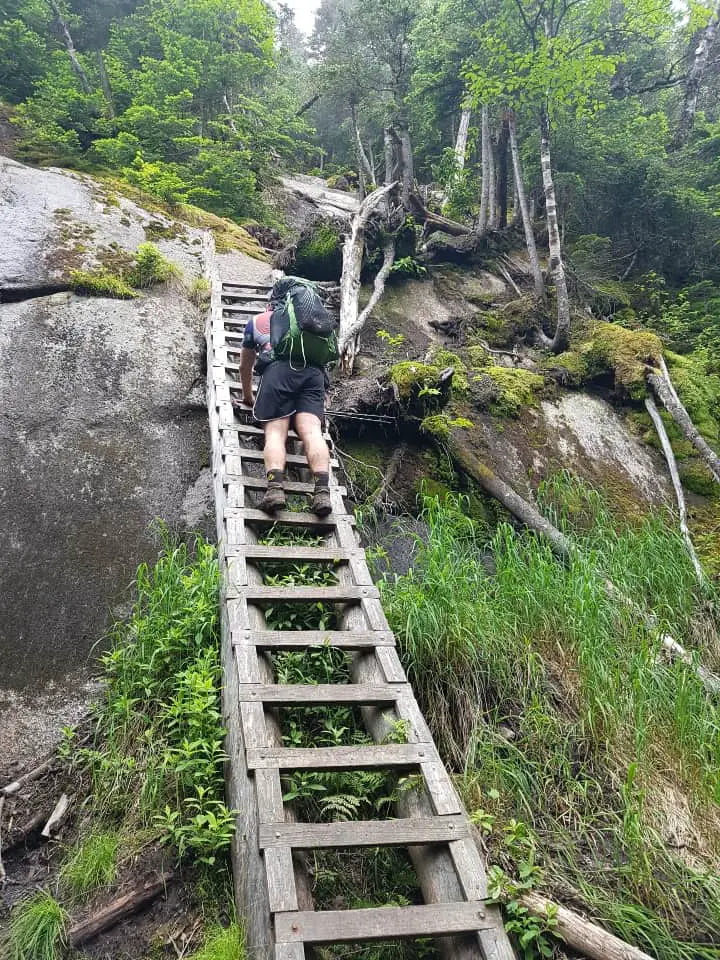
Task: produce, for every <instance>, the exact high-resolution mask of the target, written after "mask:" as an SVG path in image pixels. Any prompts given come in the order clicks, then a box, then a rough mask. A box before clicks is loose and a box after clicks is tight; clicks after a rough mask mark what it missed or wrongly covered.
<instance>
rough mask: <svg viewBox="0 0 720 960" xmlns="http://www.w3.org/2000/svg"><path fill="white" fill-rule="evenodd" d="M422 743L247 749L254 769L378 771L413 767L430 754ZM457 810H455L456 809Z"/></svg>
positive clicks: (248, 757) (249, 762) (249, 764)
mask: <svg viewBox="0 0 720 960" xmlns="http://www.w3.org/2000/svg"><path fill="white" fill-rule="evenodd" d="M430 752H431V751H430V749H429V748H428V747H425V746H423V744H413V743H391V744H386V745H377V746H370V747H366V746H352V747H274V748H272V749H268V750H248V752H247V759H248V767H249V768H250V769H251V770H267V769H272V768H277V769H278V770H373V769H374V770H377V769H382V768H384V767H403V768H406V769H407V768H412V767H418V766H420V765H421V764H422V762H423V760H424V759H425V757H426V756H427V755H428V753H430ZM453 812H456V811H453Z"/></svg>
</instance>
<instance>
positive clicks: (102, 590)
mask: <svg viewBox="0 0 720 960" xmlns="http://www.w3.org/2000/svg"><path fill="white" fill-rule="evenodd" d="M0 166H1V167H2V169H1V170H0V183H1V184H2V188H1V190H2V198H1V206H2V210H0V213H1V215H2V220H1V221H0V223H2V226H1V227H0V235H1V236H2V243H1V244H0V286H4V287H5V289H6V290H7V289H8V288H10V287H13V288H15V290H16V291H17V289H18V288H22V289H23V290H25V291H26V292H25V294H17V295H18V296H20V295H23V296H26V297H29V298H28V299H23V300H18V302H13V303H5V304H3V305H2V306H0V409H2V418H0V529H1V530H2V531H3V533H4V550H3V553H2V559H1V560H0V688H5V690H7V689H8V688H12V689H15V690H16V691H17V690H22V689H23V688H27V687H28V685H29V690H30V692H31V693H32V695H33V696H34V695H36V694H37V695H40V694H42V693H44V692H45V691H46V689H47V684H48V682H50V681H52V682H53V683H55V684H61V685H62V683H63V679H64V678H68V677H70V676H73V677H75V676H76V675H77V671H78V669H80V668H82V667H84V666H85V665H87V664H88V662H89V660H90V659H92V656H93V654H91V651H92V648H93V646H94V644H96V643H97V641H98V639H100V638H101V637H102V635H103V632H104V631H105V629H106V626H107V623H108V618H109V614H110V612H111V610H112V608H113V606H114V605H116V604H118V603H119V602H124V601H126V600H127V587H128V585H129V583H130V581H131V579H132V577H133V575H134V572H135V569H136V567H137V565H138V564H139V563H140V562H141V561H143V560H148V561H152V560H153V559H154V557H155V556H156V555H157V551H158V546H157V542H156V540H155V539H154V537H153V534H152V532H151V531H150V530H149V529H148V525H149V524H150V523H151V521H152V520H153V519H154V518H156V517H160V518H162V519H163V520H165V521H166V522H167V523H168V524H169V525H170V526H171V528H173V529H177V530H179V531H183V530H184V529H185V528H186V526H187V525H191V526H192V527H194V528H197V527H201V528H203V527H204V528H205V529H206V530H210V531H211V530H212V529H213V527H214V523H213V522H211V521H210V522H209V521H208V514H211V513H212V507H211V505H210V504H209V503H208V502H207V495H208V493H209V492H210V491H209V489H208V485H207V484H206V483H205V482H204V481H203V480H202V479H199V478H200V477H201V473H202V470H203V468H204V467H206V466H207V462H208V449H209V445H208V438H207V426H206V423H207V416H206V413H205V411H204V409H202V407H201V406H200V405H199V404H198V402H197V395H198V392H199V388H200V392H201V385H202V377H203V370H202V366H203V362H204V360H203V357H204V338H203V323H204V318H203V317H202V316H201V314H200V313H199V312H198V310H197V309H196V308H195V307H194V306H193V305H192V304H191V302H190V301H189V300H188V299H187V296H186V294H185V292H184V289H185V287H184V283H186V282H188V281H191V280H192V279H193V277H195V276H198V275H199V273H200V262H199V250H200V246H199V241H200V236H201V234H200V232H199V231H197V230H193V228H190V227H185V226H183V225H178V224H173V223H172V221H170V220H169V219H168V218H165V217H160V216H159V215H157V214H152V213H148V212H147V211H144V210H142V208H140V207H137V206H136V205H135V204H134V203H131V201H127V200H125V199H120V198H116V197H111V196H109V195H108V194H107V191H106V190H105V189H104V188H102V187H100V186H98V185H96V184H95V183H94V182H93V181H92V180H90V179H89V178H86V177H79V176H76V175H73V174H68V173H65V172H62V171H54V170H32V169H30V168H28V167H24V166H22V165H21V164H17V163H14V162H13V161H9V160H7V159H3V160H0ZM151 225H154V226H151ZM163 230H164V231H165V235H164V236H158V235H157V233H158V232H159V231H160V232H162V231H163ZM145 239H153V240H154V241H155V242H156V243H157V244H158V246H159V247H160V248H161V250H162V251H163V252H164V253H165V255H166V256H168V257H169V258H170V259H171V260H173V261H174V262H175V263H176V264H177V266H178V267H179V268H180V269H181V270H182V273H183V282H177V283H175V282H173V283H172V284H171V285H169V286H168V287H167V288H162V287H155V288H153V289H152V290H151V291H150V292H149V293H147V294H144V295H143V296H142V297H141V298H140V299H138V300H134V301H119V300H109V299H101V298H85V297H79V296H76V295H74V294H71V293H60V294H55V295H53V296H43V297H33V296H31V293H32V289H31V288H33V287H34V286H38V287H42V285H43V284H45V283H50V282H56V281H58V280H59V279H61V278H62V276H63V274H64V272H65V271H66V270H67V263H68V261H69V262H70V263H71V264H72V265H73V266H75V265H77V266H88V265H92V264H93V263H98V262H100V263H103V262H105V258H106V257H107V256H110V255H111V254H113V253H114V254H116V255H118V256H122V255H127V254H124V251H127V252H133V251H134V250H135V249H137V246H138V244H139V243H140V242H142V241H144V240H145ZM9 702H10V701H9V699H8V701H7V703H8V704H9ZM2 709H3V696H2V689H0V727H2V726H3V722H2ZM1 749H2V745H0V751H1Z"/></svg>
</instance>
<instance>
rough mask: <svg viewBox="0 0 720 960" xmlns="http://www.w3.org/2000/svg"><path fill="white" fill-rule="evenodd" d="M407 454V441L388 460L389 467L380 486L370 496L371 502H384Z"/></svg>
mask: <svg viewBox="0 0 720 960" xmlns="http://www.w3.org/2000/svg"><path fill="white" fill-rule="evenodd" d="M407 454H408V445H407V444H406V443H401V444H400V446H399V447H397V448H396V449H395V450H394V452H393V455H392V456H391V457H390V460H389V462H388V465H387V469H386V470H385V473H384V474H383V478H382V481H381V483H380V486H379V487H378V488H377V490H376V491H375V493H373V495H372V496H371V497H370V502H371V503H382V501H383V500H384V499H385V497H386V496H387V495H388V492H389V491H390V489H391V488H392V485H393V483H395V478H396V477H397V475H398V472H399V470H400V467H401V466H402V464H403V460H404V459H405V457H407Z"/></svg>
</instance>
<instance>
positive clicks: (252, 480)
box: [224, 472, 347, 496]
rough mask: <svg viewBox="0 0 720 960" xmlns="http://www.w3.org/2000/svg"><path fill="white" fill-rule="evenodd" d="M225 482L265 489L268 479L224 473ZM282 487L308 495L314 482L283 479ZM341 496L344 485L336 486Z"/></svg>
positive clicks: (343, 492)
mask: <svg viewBox="0 0 720 960" xmlns="http://www.w3.org/2000/svg"><path fill="white" fill-rule="evenodd" d="M224 480H225V484H226V485H229V484H231V483H235V484H237V485H238V486H239V487H248V488H249V489H250V490H267V486H268V481H267V478H266V477H248V476H247V474H244V473H230V472H226V473H225V477H224ZM283 488H284V490H285V493H305V494H307V495H308V496H310V495H312V494H313V493H314V492H315V484H314V483H303V482H301V481H300V480H284V481H283ZM336 489H337V490H338V491H339V492H340V494H341V495H342V496H347V490H346V489H345V487H336Z"/></svg>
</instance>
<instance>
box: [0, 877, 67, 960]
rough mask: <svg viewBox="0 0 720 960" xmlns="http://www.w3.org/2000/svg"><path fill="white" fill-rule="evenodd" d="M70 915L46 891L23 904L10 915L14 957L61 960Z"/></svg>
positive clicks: (23, 959)
mask: <svg viewBox="0 0 720 960" xmlns="http://www.w3.org/2000/svg"><path fill="white" fill-rule="evenodd" d="M67 921H68V915H67V913H66V911H65V910H64V909H63V907H62V906H61V905H60V904H59V903H58V902H57V900H56V899H55V898H54V897H52V896H51V895H50V894H49V893H47V892H45V891H39V892H38V893H36V894H35V896H33V897H31V898H30V899H29V900H25V901H23V902H22V903H20V904H19V905H18V906H17V907H16V908H15V909H14V910H13V912H12V915H11V917H10V930H9V936H8V947H9V956H10V960H60V958H61V957H62V955H63V953H64V949H65V945H66V937H65V929H66V927H67Z"/></svg>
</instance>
